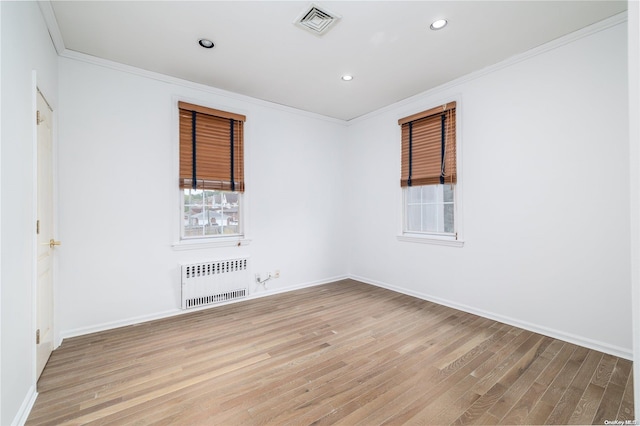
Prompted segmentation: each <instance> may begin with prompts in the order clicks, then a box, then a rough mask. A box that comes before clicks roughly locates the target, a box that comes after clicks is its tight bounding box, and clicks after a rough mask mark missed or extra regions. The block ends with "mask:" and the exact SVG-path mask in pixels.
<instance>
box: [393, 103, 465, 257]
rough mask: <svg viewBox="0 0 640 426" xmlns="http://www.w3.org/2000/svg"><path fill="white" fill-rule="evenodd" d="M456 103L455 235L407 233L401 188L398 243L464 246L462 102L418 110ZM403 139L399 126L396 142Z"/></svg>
mask: <svg viewBox="0 0 640 426" xmlns="http://www.w3.org/2000/svg"><path fill="white" fill-rule="evenodd" d="M454 101H455V102H456V169H457V182H456V184H455V188H454V191H453V201H454V206H453V212H454V213H453V223H454V227H455V230H454V235H451V234H439V233H432V232H408V231H406V223H407V202H408V196H407V189H406V188H400V192H401V197H400V199H401V200H400V202H401V203H402V208H401V215H400V221H399V222H400V223H399V232H398V235H397V239H398V241H403V242H410V243H422V244H435V245H442V246H450V247H463V246H464V238H463V236H464V233H463V221H462V182H463V176H462V170H463V167H462V123H463V119H462V102H461V100H460V97H455V98H448V99H446V100H442V101H439V102H436V103H433V104H431V105H430V106H427V107H425V108H417V109H419V110H422V111H427V110H429V109H431V108H434V107H436V106H438V105H444V104H446V103H448V102H454ZM415 110H416V108H413V109H412V111H411V112H407V113H404V114H401V115H399V116H398V119H400V118H401V117H406V116H409V115H411V114H413V113H415ZM401 138H402V130H401V128H400V126H398V128H397V130H396V141H399V140H401ZM421 186H422V185H421Z"/></svg>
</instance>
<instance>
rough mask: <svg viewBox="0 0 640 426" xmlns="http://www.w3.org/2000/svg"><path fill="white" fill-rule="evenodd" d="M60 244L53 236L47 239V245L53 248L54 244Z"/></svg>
mask: <svg viewBox="0 0 640 426" xmlns="http://www.w3.org/2000/svg"><path fill="white" fill-rule="evenodd" d="M60 244H62V243H61V242H60V241H56V240H54V239H53V238H52V239H50V240H49V247H51V248H54V247H55V246H59V245H60Z"/></svg>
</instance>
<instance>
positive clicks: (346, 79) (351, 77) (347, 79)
mask: <svg viewBox="0 0 640 426" xmlns="http://www.w3.org/2000/svg"><path fill="white" fill-rule="evenodd" d="M340 78H342V79H343V80H344V81H351V80H353V76H352V75H349V74H345V75H343V76H342V77H340Z"/></svg>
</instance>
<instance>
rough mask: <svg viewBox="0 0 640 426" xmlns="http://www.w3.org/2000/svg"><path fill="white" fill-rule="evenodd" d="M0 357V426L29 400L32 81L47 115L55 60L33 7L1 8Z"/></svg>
mask: <svg viewBox="0 0 640 426" xmlns="http://www.w3.org/2000/svg"><path fill="white" fill-rule="evenodd" d="M1 30H2V37H1V39H2V50H1V52H2V145H1V150H2V154H1V161H2V162H1V169H2V177H1V182H2V186H1V198H2V201H1V206H2V212H1V217H2V222H1V230H2V247H1V251H2V269H1V283H2V301H1V303H2V306H1V311H0V312H1V316H2V318H1V326H2V333H1V336H2V350H1V352H2V353H1V365H0V371H1V373H2V374H1V380H0V387H1V395H2V399H1V404H0V406H1V410H2V412H1V417H0V424H3V425H8V424H11V423H12V422H14V421H19V420H20V419H21V418H22V417H23V416H24V415H25V414H26V413H27V412H28V409H29V407H27V406H26V405H25V404H27V403H28V401H30V400H31V398H32V397H33V396H34V395H35V367H34V365H35V364H34V355H35V352H34V348H35V325H34V322H33V319H34V311H33V305H34V302H33V280H32V277H33V276H32V270H33V267H34V259H33V244H34V235H35V221H34V220H33V217H34V185H35V179H34V176H35V175H34V172H35V167H34V135H35V132H34V120H35V115H34V108H35V107H34V102H35V92H34V90H33V88H34V82H33V77H32V73H33V71H34V70H35V72H36V75H37V84H38V86H39V87H40V89H41V90H42V92H43V93H44V95H45V96H46V98H47V100H48V101H49V103H51V104H52V105H53V106H54V108H55V106H56V104H57V97H58V93H57V78H58V75H57V55H56V52H55V50H54V49H53V45H52V43H51V39H50V38H49V34H48V32H47V29H46V26H45V24H44V21H43V19H42V15H41V14H40V9H39V8H38V4H37V3H36V2H2V25H1Z"/></svg>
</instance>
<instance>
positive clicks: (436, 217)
mask: <svg viewBox="0 0 640 426" xmlns="http://www.w3.org/2000/svg"><path fill="white" fill-rule="evenodd" d="M398 124H399V125H400V126H401V128H402V161H401V163H402V166H401V167H402V168H401V179H400V186H401V187H402V189H403V200H404V219H403V235H409V236H411V235H412V236H421V237H432V238H439V239H449V240H457V239H458V233H457V223H456V211H457V209H456V207H457V206H456V184H457V161H456V103H455V102H451V103H447V104H445V105H441V106H439V107H436V108H432V109H430V110H427V111H423V112H421V113H418V114H414V115H411V116H409V117H405V118H402V119H400V120H398Z"/></svg>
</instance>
